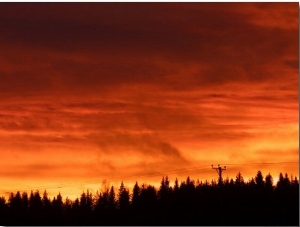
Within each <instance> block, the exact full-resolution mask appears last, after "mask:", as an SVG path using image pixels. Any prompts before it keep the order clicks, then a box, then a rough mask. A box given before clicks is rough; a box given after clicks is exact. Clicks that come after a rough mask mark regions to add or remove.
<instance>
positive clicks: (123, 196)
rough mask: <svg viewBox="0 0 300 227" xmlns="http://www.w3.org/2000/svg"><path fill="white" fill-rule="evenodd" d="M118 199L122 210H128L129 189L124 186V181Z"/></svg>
mask: <svg viewBox="0 0 300 227" xmlns="http://www.w3.org/2000/svg"><path fill="white" fill-rule="evenodd" d="M118 199H119V208H120V210H127V209H128V208H129V191H128V190H127V189H126V188H125V187H124V184H123V181H122V183H121V185H120V188H119V196H118Z"/></svg>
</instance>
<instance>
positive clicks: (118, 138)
mask: <svg viewBox="0 0 300 227" xmlns="http://www.w3.org/2000/svg"><path fill="white" fill-rule="evenodd" d="M298 12H299V4H298V3H296V2H295V3H0V50H1V51H0V99H1V102H0V147H1V159H0V165H1V170H0V193H2V194H5V193H6V192H9V191H16V190H21V191H23V190H30V189H33V190H35V189H39V190H40V191H41V192H42V191H43V190H44V189H47V190H48V191H49V192H50V195H56V194H57V193H58V191H60V192H61V193H62V195H63V196H68V195H69V196H70V197H72V196H73V197H74V196H77V195H78V196H79V195H80V194H81V193H82V191H83V190H86V189H90V191H92V192H93V193H94V192H95V191H96V190H97V189H100V188H101V187H102V186H103V181H104V180H106V182H108V183H109V184H110V185H115V186H116V187H119V185H120V182H121V180H124V183H125V185H127V186H128V187H129V186H130V185H131V184H132V182H134V181H135V180H137V181H138V182H139V183H140V184H142V183H144V182H145V183H151V184H159V181H160V180H161V178H162V176H163V175H169V178H170V180H171V182H172V183H173V182H174V180H175V177H176V176H177V177H178V178H179V180H180V181H181V180H185V179H186V177H187V176H188V175H189V176H191V177H192V179H194V180H196V179H200V180H206V179H208V180H211V179H212V178H214V179H217V173H216V172H215V171H213V170H212V169H211V164H222V165H227V168H228V169H227V170H226V171H225V172H224V177H227V176H228V177H230V178H231V177H233V178H234V177H235V176H236V174H237V172H238V171H240V172H241V173H242V175H243V176H244V177H245V178H246V179H248V177H254V176H255V174H256V172H257V171H258V170H262V172H263V175H264V176H265V175H266V174H268V173H269V172H270V173H271V174H272V175H273V177H274V178H277V177H278V175H279V172H283V173H285V172H287V173H288V174H293V175H294V176H298V154H299V153H298V151H299V150H298V149H299V112H298V111H299V107H298V101H299V100H298V89H299V81H298V74H299V63H298V62H299V59H298V51H299V44H298V43H299V41H298V40H299V37H298V32H299V30H298V28H299V27H298V23H299V21H298V18H299V17H298ZM259 163H260V164H259Z"/></svg>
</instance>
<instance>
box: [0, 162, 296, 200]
mask: <svg viewBox="0 0 300 227" xmlns="http://www.w3.org/2000/svg"><path fill="white" fill-rule="evenodd" d="M296 164H297V165H298V164H299V162H261V163H245V164H241V163H226V164H220V165H227V166H242V165H296ZM208 166H209V165H201V166H194V167H189V168H178V169H173V170H168V171H164V170H161V171H155V172H150V173H141V174H134V175H130V176H120V175H119V176H115V177H110V178H109V180H108V182H112V181H113V180H130V179H132V178H137V177H156V176H164V175H169V174H181V173H188V172H198V171H200V170H205V169H210V167H208ZM96 182H100V179H99V178H98V179H91V180H85V181H80V182H77V183H74V182H72V183H71V182H70V183H65V184H54V185H44V186H37V187H35V188H33V187H31V188H28V189H27V190H23V191H31V190H39V189H45V190H46V189H52V188H65V187H71V186H74V185H82V184H88V183H96ZM10 192H11V191H2V192H0V194H7V193H10Z"/></svg>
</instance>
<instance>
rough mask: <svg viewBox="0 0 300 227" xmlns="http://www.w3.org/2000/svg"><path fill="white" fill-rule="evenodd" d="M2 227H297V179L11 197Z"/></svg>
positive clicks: (0, 213) (2, 211) (0, 211)
mask: <svg viewBox="0 0 300 227" xmlns="http://www.w3.org/2000/svg"><path fill="white" fill-rule="evenodd" d="M0 225H284V226H287V225H296V226H298V225H299V181H298V179H297V178H296V177H294V178H293V177H289V176H288V175H287V174H285V175H283V174H282V173H280V175H279V180H278V182H277V183H276V184H275V183H274V182H273V177H272V176H271V175H270V174H268V175H266V176H265V177H263V175H262V173H261V171H258V172H257V174H256V176H255V177H253V178H251V179H250V180H249V181H247V182H246V181H244V179H243V176H242V174H241V173H238V174H237V175H236V178H235V179H228V178H227V179H225V180H222V179H221V180H219V181H218V182H216V181H214V180H212V181H211V182H208V181H204V182H202V181H199V180H197V181H194V180H192V179H190V177H187V179H186V180H185V181H182V182H180V183H179V182H178V180H177V179H176V180H175V182H174V184H173V186H170V181H169V179H168V177H167V176H166V177H163V178H162V181H161V183H160V187H159V188H158V189H157V188H155V187H154V186H151V185H146V184H142V185H139V184H138V182H136V183H135V185H134V187H133V190H132V192H131V193H130V192H129V190H128V189H127V188H126V187H125V185H124V184H123V182H122V183H121V185H120V187H119V188H118V189H115V188H114V187H113V186H111V187H110V188H107V189H106V190H104V191H102V192H101V193H97V194H96V195H92V193H90V192H89V191H87V192H83V193H82V194H81V196H80V197H79V198H77V199H75V200H74V201H72V200H70V199H68V198H66V199H65V200H63V197H62V195H61V194H60V193H59V194H58V195H57V196H55V197H54V198H53V199H52V200H51V199H50V198H49V196H48V194H47V191H44V193H43V194H42V195H41V194H40V192H39V191H35V192H32V191H31V193H30V195H28V194H27V193H26V192H23V193H21V192H19V191H18V192H16V193H13V192H12V193H10V196H9V198H8V200H6V198H5V197H0Z"/></svg>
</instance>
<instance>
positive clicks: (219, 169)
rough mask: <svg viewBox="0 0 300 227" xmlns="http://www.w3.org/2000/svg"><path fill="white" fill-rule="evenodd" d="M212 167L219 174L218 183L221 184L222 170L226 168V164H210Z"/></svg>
mask: <svg viewBox="0 0 300 227" xmlns="http://www.w3.org/2000/svg"><path fill="white" fill-rule="evenodd" d="M211 168H212V169H215V170H216V171H217V173H218V175H219V184H222V182H223V178H222V172H223V171H225V170H226V166H223V167H222V166H220V164H218V167H214V165H211Z"/></svg>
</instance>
